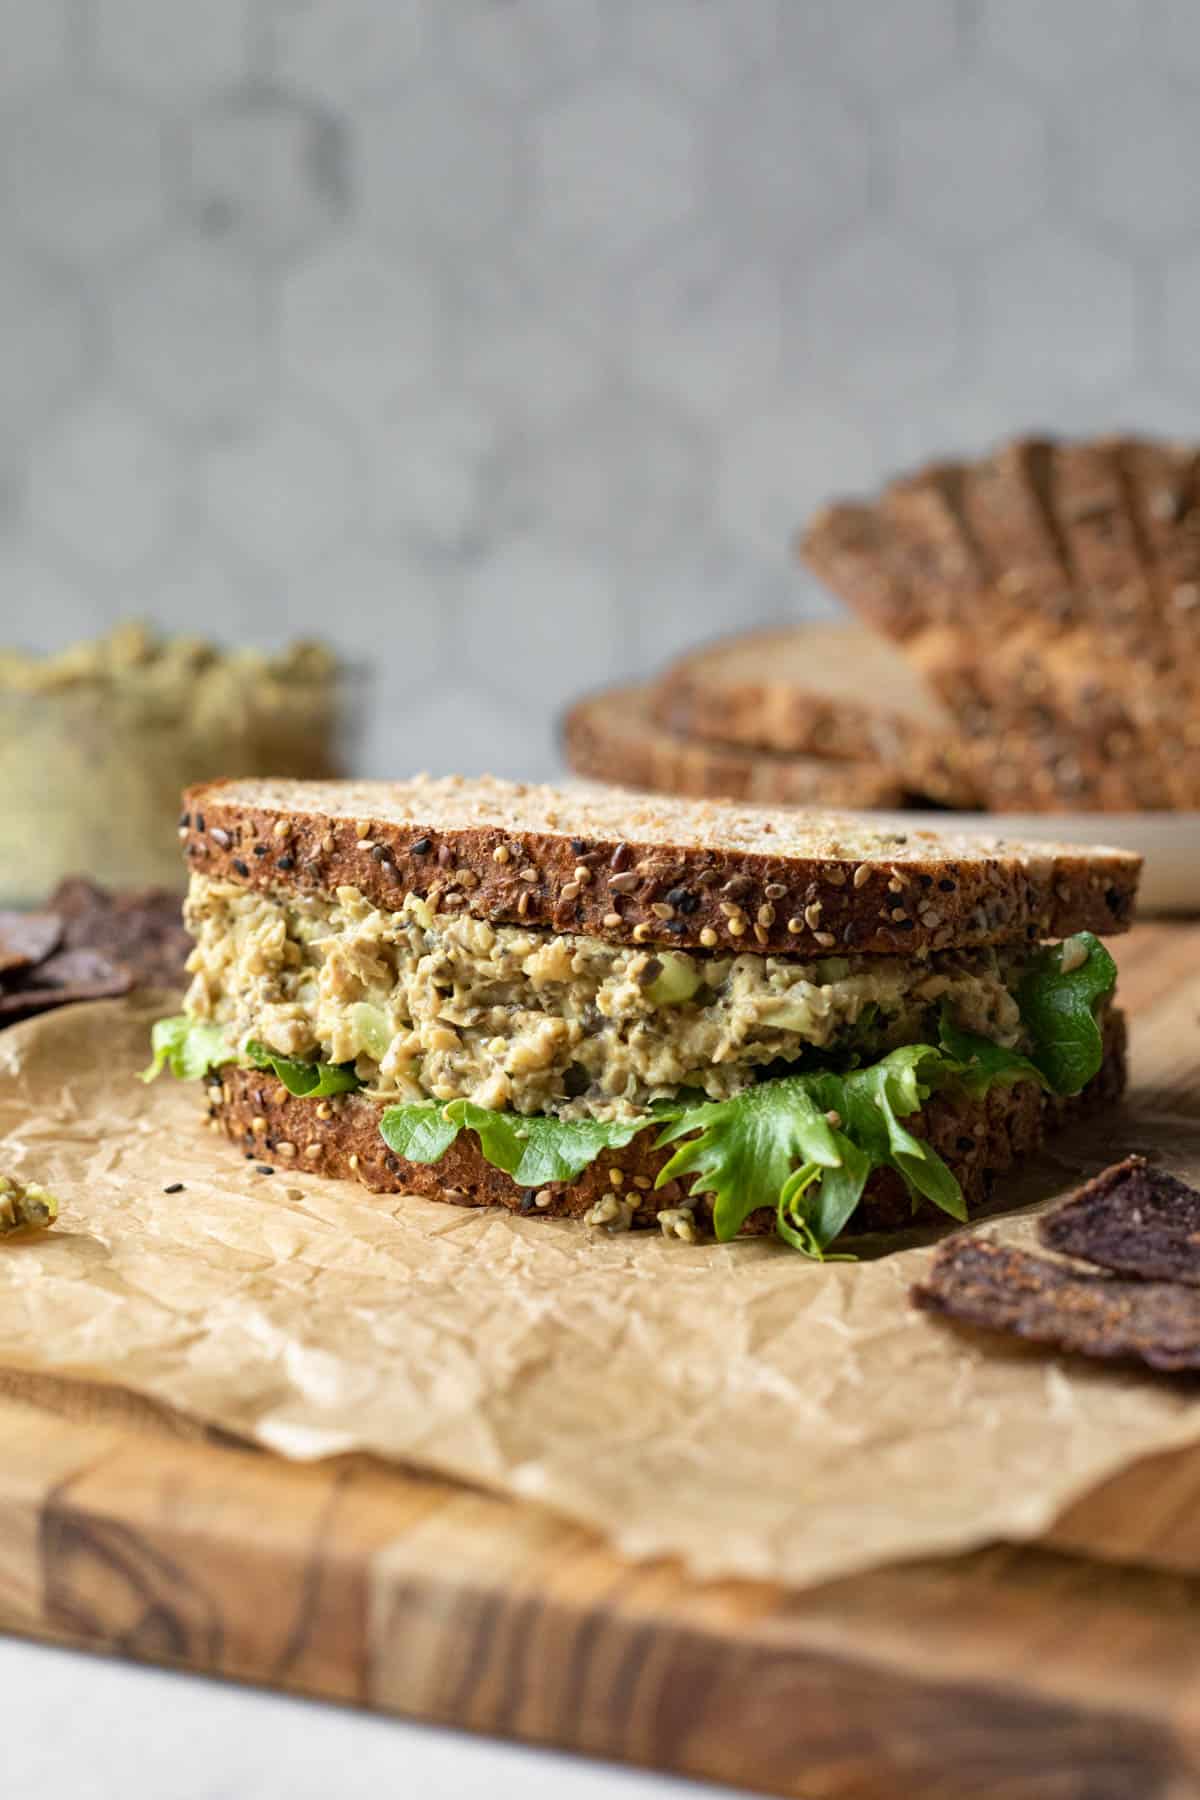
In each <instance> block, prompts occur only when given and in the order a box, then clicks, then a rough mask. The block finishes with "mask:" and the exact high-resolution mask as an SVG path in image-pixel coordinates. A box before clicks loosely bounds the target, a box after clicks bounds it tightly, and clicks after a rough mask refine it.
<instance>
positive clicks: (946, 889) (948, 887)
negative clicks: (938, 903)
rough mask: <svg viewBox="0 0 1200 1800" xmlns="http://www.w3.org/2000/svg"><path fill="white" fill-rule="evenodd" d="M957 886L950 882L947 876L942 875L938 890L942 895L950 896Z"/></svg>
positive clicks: (955, 883)
mask: <svg viewBox="0 0 1200 1800" xmlns="http://www.w3.org/2000/svg"><path fill="white" fill-rule="evenodd" d="M957 885H958V884H957V882H954V881H951V880H950V878H949V876H948V875H943V876H942V879H941V880H940V881H939V882H938V889H939V891H940V892H941V893H943V894H952V893H953V892H954V890H955V888H956V886H957Z"/></svg>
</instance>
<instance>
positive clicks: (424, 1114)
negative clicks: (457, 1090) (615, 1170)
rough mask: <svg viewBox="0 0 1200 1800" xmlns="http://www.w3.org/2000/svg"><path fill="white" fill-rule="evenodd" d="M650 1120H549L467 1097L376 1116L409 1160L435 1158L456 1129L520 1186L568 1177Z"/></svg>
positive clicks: (386, 1137)
mask: <svg viewBox="0 0 1200 1800" xmlns="http://www.w3.org/2000/svg"><path fill="white" fill-rule="evenodd" d="M652 1123H653V1120H651V1119H611V1120H602V1119H551V1118H547V1117H545V1116H544V1115H541V1114H537V1115H532V1116H529V1117H526V1116H525V1115H524V1114H522V1113H510V1112H491V1111H489V1110H488V1109H487V1108H486V1107H483V1106H475V1105H474V1104H473V1103H472V1102H471V1101H470V1100H451V1101H450V1102H449V1104H448V1105H446V1106H439V1105H437V1104H436V1103H433V1102H430V1103H429V1104H427V1105H416V1106H389V1107H388V1109H387V1111H386V1112H385V1113H384V1115H383V1118H382V1119H381V1121H380V1126H379V1129H380V1131H381V1133H382V1135H383V1141H384V1143H385V1144H386V1145H387V1146H388V1148H389V1149H390V1150H394V1151H395V1153H396V1155H397V1156H403V1157H406V1158H407V1159H408V1161H409V1162H424V1163H431V1162H437V1161H438V1160H439V1158H440V1157H442V1156H444V1155H445V1153H446V1151H447V1150H448V1149H449V1148H450V1146H451V1144H452V1143H453V1142H454V1140H455V1138H456V1137H457V1136H458V1134H459V1132H460V1131H473V1132H475V1134H476V1135H477V1137H478V1138H479V1145H480V1149H481V1150H482V1152H483V1157H484V1161H485V1162H489V1163H491V1165H492V1167H493V1168H495V1169H503V1170H504V1173H505V1174H506V1175H511V1176H512V1178H513V1180H514V1181H515V1182H516V1183H517V1184H518V1186H520V1187H528V1188H536V1187H547V1186H548V1185H549V1184H550V1183H551V1182H552V1181H573V1180H574V1179H575V1177H576V1175H578V1174H579V1173H580V1172H581V1171H582V1170H583V1169H586V1168H587V1166H588V1164H589V1163H592V1162H595V1160H596V1158H597V1157H598V1156H599V1154H600V1152H601V1151H602V1150H606V1149H610V1148H620V1147H621V1146H622V1145H625V1144H628V1143H630V1142H631V1141H632V1140H633V1139H634V1138H635V1137H636V1136H637V1134H638V1132H639V1131H645V1129H646V1127H647V1126H648V1125H650V1124H652Z"/></svg>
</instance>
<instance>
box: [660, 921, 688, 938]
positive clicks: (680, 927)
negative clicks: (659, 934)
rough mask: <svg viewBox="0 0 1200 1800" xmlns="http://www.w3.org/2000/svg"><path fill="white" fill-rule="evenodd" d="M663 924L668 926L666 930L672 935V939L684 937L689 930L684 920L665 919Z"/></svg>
mask: <svg viewBox="0 0 1200 1800" xmlns="http://www.w3.org/2000/svg"><path fill="white" fill-rule="evenodd" d="M663 923H664V924H665V925H666V928H667V930H668V931H669V932H670V933H671V936H672V937H682V936H683V934H684V932H685V931H686V930H687V926H686V925H685V924H684V922H683V920H682V919H665V920H664V921H663Z"/></svg>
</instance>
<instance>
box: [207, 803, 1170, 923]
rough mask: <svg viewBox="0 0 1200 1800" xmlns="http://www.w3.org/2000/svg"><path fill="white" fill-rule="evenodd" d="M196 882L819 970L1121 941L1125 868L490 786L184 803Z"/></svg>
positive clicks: (1136, 865) (982, 842) (807, 818)
mask: <svg viewBox="0 0 1200 1800" xmlns="http://www.w3.org/2000/svg"><path fill="white" fill-rule="evenodd" d="M184 805H185V808H186V810H185V812H184V815H183V818H182V820H181V822H180V828H179V829H180V837H181V839H182V841H183V842H182V847H183V850H184V852H185V854H186V857H187V860H188V862H189V863H190V865H191V867H192V868H193V869H195V870H197V871H198V872H199V873H201V874H203V875H206V876H208V877H210V878H215V879H220V880H225V881H231V882H234V883H236V884H239V885H241V886H243V887H252V888H259V889H263V890H267V891H272V892H279V891H284V892H286V891H289V890H295V891H298V892H301V893H325V894H328V893H330V892H332V891H333V890H334V889H336V888H337V887H339V886H342V885H345V884H350V885H353V886H355V887H357V888H359V889H360V890H361V891H362V892H363V893H364V894H365V895H366V896H367V898H368V899H369V900H371V901H372V902H373V903H374V904H375V905H377V906H380V907H382V908H384V909H386V910H394V909H396V908H398V907H399V906H401V905H402V904H403V901H404V897H405V895H406V894H409V893H414V894H419V895H421V896H423V897H425V898H427V899H429V900H430V901H431V902H433V903H435V904H436V905H437V906H438V907H439V908H440V909H441V910H446V909H449V910H454V909H455V908H461V909H462V910H463V911H466V912H470V913H473V914H475V915H476V916H477V917H480V918H486V919H489V920H491V921H492V922H493V923H497V924H501V923H510V922H515V923H524V924H527V925H529V926H531V927H538V928H541V929H552V930H555V931H566V932H577V933H587V934H591V935H594V936H599V937H601V938H603V939H605V940H606V941H608V942H611V943H637V944H645V943H654V944H663V945H666V946H668V947H670V946H675V947H677V948H693V949H705V950H714V949H720V950H722V951H723V952H725V953H729V952H730V951H731V950H750V951H762V952H764V953H767V954H771V953H778V954H786V955H791V956H805V955H807V956H814V955H815V956H819V955H822V954H825V953H828V952H829V951H831V950H834V949H853V950H855V951H862V952H868V953H876V952H878V953H880V954H887V955H897V954H899V955H904V954H907V955H912V954H913V953H914V952H915V951H917V950H919V949H931V950H941V949H946V948H948V947H949V946H951V945H953V946H954V947H955V948H961V949H968V948H971V947H974V946H981V945H990V944H1006V943H1021V942H1032V941H1034V940H1036V939H1040V938H1055V937H1066V936H1068V935H1070V933H1072V932H1075V931H1081V930H1085V929H1087V930H1094V931H1097V932H1102V933H1109V934H1111V933H1113V932H1118V931H1124V930H1125V929H1127V927H1128V926H1129V924H1130V921H1131V918H1132V914H1133V907H1134V900H1135V896H1136V891H1137V883H1138V876H1139V874H1140V871H1141V858H1140V857H1138V856H1135V855H1133V854H1132V853H1130V852H1128V851H1124V850H1113V849H1081V848H1078V847H1073V846H1063V845H1055V844H1035V845H1029V844H1025V845H1022V844H1013V843H1008V842H1005V841H1003V840H1000V839H991V838H981V837H976V836H965V835H963V836H957V837H955V836H951V835H949V834H947V833H933V832H917V831H912V832H897V831H895V830H892V829H884V828H883V827H875V826H872V824H871V823H870V820H869V819H867V818H851V817H842V816H838V815H837V814H821V813H801V812H788V811H786V810H779V811H766V810H752V809H748V808H741V807H735V806H729V805H723V804H721V803H718V802H707V803H699V802H685V801H678V800H675V801H672V800H662V799H655V798H654V797H652V796H639V795H636V794H622V793H616V792H613V791H612V790H604V789H597V790H591V791H588V790H584V791H578V792H572V791H570V790H564V789H558V788H547V787H529V786H525V785H523V784H521V783H517V782H506V781H497V780H494V779H492V778H490V777H483V778H481V779H480V780H478V781H469V782H468V781H462V780H460V779H458V778H456V777H449V778H447V779H444V780H438V781H434V780H430V779H428V778H425V777H422V778H418V779H417V780H415V781H410V782H288V781H277V782H272V781H253V780H247V781H226V782H212V783H208V784H206V785H205V786H203V787H196V788H192V789H189V791H188V793H187V794H186V795H185V796H184Z"/></svg>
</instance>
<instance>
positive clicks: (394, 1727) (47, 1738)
mask: <svg viewBox="0 0 1200 1800" xmlns="http://www.w3.org/2000/svg"><path fill="white" fill-rule="evenodd" d="M0 1728H2V1729H3V1734H4V1743H3V1753H2V1759H0V1760H2V1766H3V1776H2V1779H0V1791H2V1792H3V1794H4V1796H5V1800H333V1797H334V1796H336V1800H409V1797H410V1796H411V1800H509V1797H510V1796H511V1797H512V1800H517V1796H520V1800H642V1797H644V1800H722V1797H723V1796H724V1797H725V1800H735V1796H734V1794H733V1790H732V1789H730V1788H724V1787H721V1788H717V1787H709V1786H702V1785H699V1784H694V1783H692V1782H688V1781H677V1780H673V1779H667V1778H665V1777H661V1776H656V1775H650V1774H645V1773H643V1772H642V1771H640V1770H636V1769H623V1768H619V1767H616V1766H614V1765H611V1764H606V1763H597V1762H591V1761H584V1760H582V1759H581V1758H578V1757H571V1756H563V1755H559V1754H558V1753H556V1752H553V1751H546V1750H527V1749H524V1748H521V1747H520V1746H517V1745H513V1744H504V1743H500V1742H497V1741H496V1740H494V1739H491V1738H479V1737H468V1736H466V1735H465V1734H461V1733H458V1732H453V1731H443V1730H438V1729H434V1728H433V1727H431V1726H424V1725H409V1724H406V1723H404V1722H402V1721H400V1720H397V1719H386V1718H380V1717H377V1716H374V1715H372V1714H368V1713H361V1712H356V1711H354V1710H353V1709H352V1708H349V1707H338V1706H329V1705H324V1704H322V1703H321V1702H319V1701H310V1700H296V1699H292V1698H291V1697H290V1696H288V1695H282V1694H270V1693H265V1692H262V1691H261V1690H258V1689H253V1688H242V1687H236V1686H234V1685H232V1684H230V1683H227V1682H220V1681H207V1680H205V1679H203V1678H202V1677H200V1676H193V1675H184V1674H175V1673H167V1672H165V1671H163V1670H160V1669H148V1668H141V1667H137V1666H135V1665H132V1664H129V1663H121V1662H116V1661H110V1660H108V1659H107V1658H102V1657H95V1656H85V1655H82V1654H79V1653H77V1652H75V1651H71V1650H58V1649H51V1648H49V1647H47V1646H45V1645H42V1644H27V1643H24V1642H22V1641H21V1640H19V1639H16V1638H4V1637H0Z"/></svg>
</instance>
